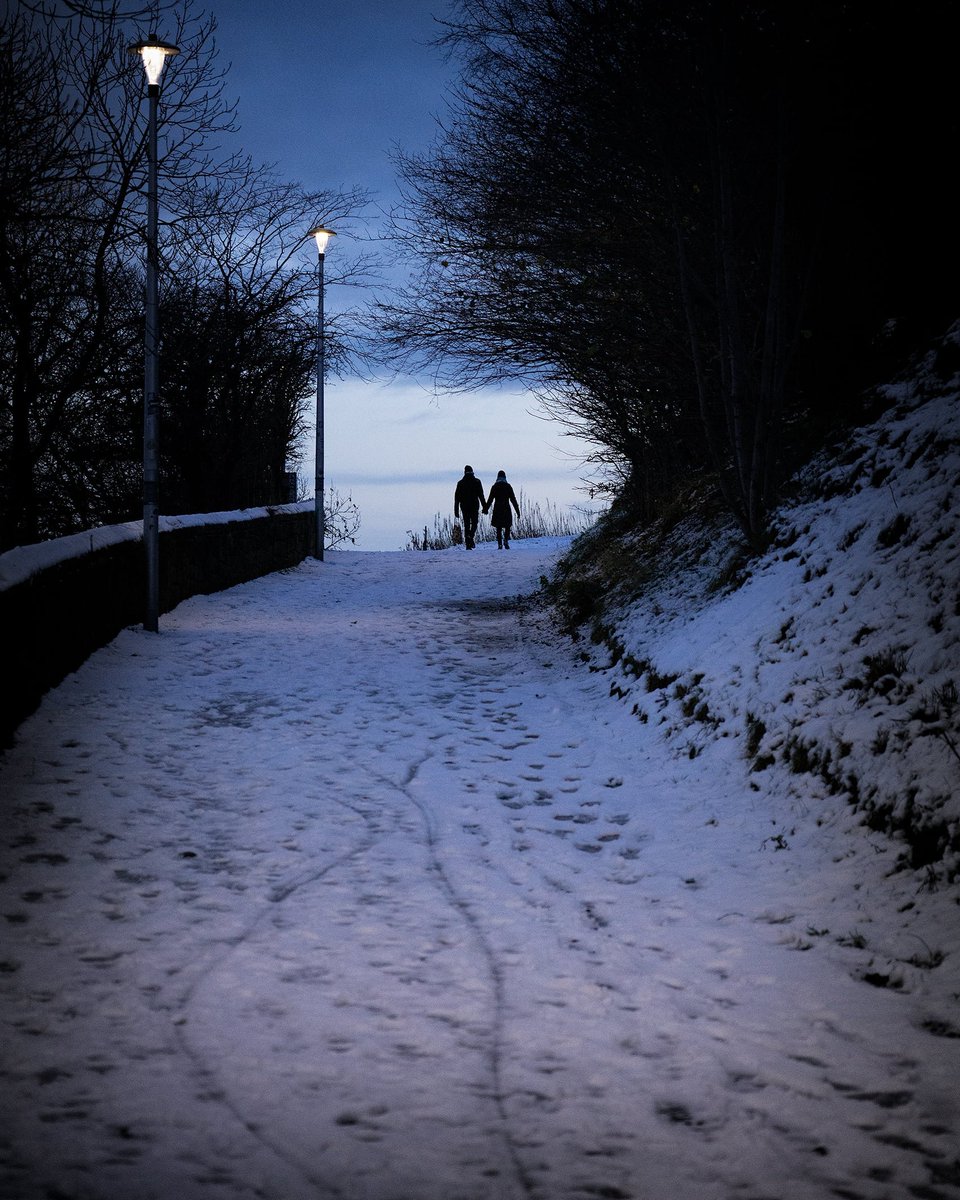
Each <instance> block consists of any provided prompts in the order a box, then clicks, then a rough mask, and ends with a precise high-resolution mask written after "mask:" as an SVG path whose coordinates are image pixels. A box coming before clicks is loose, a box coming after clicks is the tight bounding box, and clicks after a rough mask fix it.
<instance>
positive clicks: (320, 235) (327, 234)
mask: <svg viewBox="0 0 960 1200" xmlns="http://www.w3.org/2000/svg"><path fill="white" fill-rule="evenodd" d="M336 236H337V235H336V234H335V233H334V231H333V230H332V229H325V228H324V226H323V225H318V226H317V227H316V229H311V230H310V232H309V233H308V234H307V237H312V238H316V241H317V253H318V254H320V255H321V256H322V255H323V252H324V251H325V250H326V248H327V242H329V241H330V239H331V238H332V237H336Z"/></svg>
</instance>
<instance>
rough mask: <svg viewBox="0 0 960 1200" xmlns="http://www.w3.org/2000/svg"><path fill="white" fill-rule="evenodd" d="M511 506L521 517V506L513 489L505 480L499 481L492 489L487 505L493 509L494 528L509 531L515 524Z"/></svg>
mask: <svg viewBox="0 0 960 1200" xmlns="http://www.w3.org/2000/svg"><path fill="white" fill-rule="evenodd" d="M511 504H512V505H513V507H514V510H515V512H516V514H517V516H518V517H519V516H520V505H519V504H518V503H517V498H516V496H515V495H514V494H513V488H512V487H511V486H510V484H509V483H507V481H506V480H505V479H498V480H497V482H496V483H495V484H494V485H493V487H491V489H490V495H489V496H488V497H487V505H488V506H490V507H492V508H493V513H492V514H491V516H490V523H491V524H492V525H493V526H494V528H500V529H509V528H510V526H511V525H512V524H513V515H512V514H511V512H510V505H511Z"/></svg>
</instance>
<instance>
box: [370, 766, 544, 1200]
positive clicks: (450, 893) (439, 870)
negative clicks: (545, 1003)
mask: <svg viewBox="0 0 960 1200" xmlns="http://www.w3.org/2000/svg"><path fill="white" fill-rule="evenodd" d="M433 757H434V755H433V754H425V755H424V756H423V757H422V758H421V759H420V760H419V761H418V762H416V763H414V764H412V766H410V767H409V769H408V771H407V774H406V777H405V778H404V780H403V781H402V782H401V783H399V784H397V783H395V782H394V781H392V780H390V779H388V778H387V777H386V776H383V775H377V774H375V773H373V772H370V771H369V768H367V770H368V773H370V774H371V775H372V776H373V778H376V779H378V780H379V782H380V783H382V784H385V785H387V786H388V787H392V788H394V789H396V790H397V791H399V792H401V793H402V795H403V796H405V797H406V799H407V800H408V801H409V802H410V803H411V804H412V805H413V806H414V808H416V810H417V812H418V813H419V814H420V817H421V820H422V822H423V830H424V834H425V836H426V844H427V849H428V852H429V855H430V869H431V870H432V872H433V873H434V876H435V878H436V883H437V887H438V889H439V891H440V892H441V894H442V895H443V896H444V897H445V899H446V901H447V903H448V904H449V905H450V907H451V908H452V909H453V911H454V912H456V913H457V915H458V916H459V917H460V918H461V919H462V920H463V921H464V923H465V924H466V926H467V928H468V929H469V931H470V934H471V936H472V938H473V939H474V941H475V942H476V944H477V947H478V948H479V951H480V955H481V957H482V958H483V960H484V962H485V963H486V966H487V971H488V974H489V979H490V990H491V993H492V997H493V1005H492V1007H493V1017H492V1020H491V1022H490V1042H489V1047H488V1053H487V1061H488V1067H489V1071H490V1076H491V1081H492V1087H491V1094H492V1097H493V1102H494V1104H495V1106H496V1110H497V1118H498V1122H499V1126H500V1129H501V1132H502V1136H503V1140H504V1147H505V1149H506V1151H507V1155H508V1158H509V1161H510V1163H511V1165H512V1167H513V1171H514V1174H515V1177H516V1180H517V1183H518V1184H519V1185H520V1187H521V1188H522V1190H523V1193H524V1195H526V1196H533V1195H534V1186H533V1182H532V1180H531V1178H530V1176H529V1175H528V1173H527V1170H526V1168H525V1166H524V1164H523V1161H522V1159H521V1158H520V1154H519V1151H518V1149H517V1145H516V1140H515V1137H514V1136H513V1135H512V1133H511V1120H510V1115H509V1113H508V1112H507V1108H506V1101H505V1093H504V1086H503V1070H502V1066H503V1058H504V1047H503V1032H504V1011H505V1000H504V972H503V966H502V964H501V963H500V961H499V959H498V958H497V955H496V953H495V951H494V949H493V946H492V945H491V944H490V941H489V940H488V938H487V937H486V934H485V933H484V930H483V925H482V923H481V921H480V919H479V918H478V917H477V914H476V912H475V911H474V909H473V906H472V905H471V904H470V903H469V901H468V900H467V899H466V898H465V897H464V896H462V895H461V894H460V893H459V892H458V891H457V889H456V887H455V885H454V883H453V881H452V879H451V878H450V876H449V874H448V873H447V870H446V868H445V867H444V864H443V859H442V857H441V853H440V852H441V845H442V843H441V841H440V838H439V835H438V831H437V824H436V820H435V818H434V815H433V813H432V811H431V810H430V808H429V807H428V806H427V805H426V804H424V803H423V801H422V800H420V799H419V797H418V796H417V795H416V794H415V793H414V792H413V791H412V790H411V785H412V784H413V782H414V780H415V779H416V777H417V775H418V774H419V772H420V769H421V767H422V766H423V765H424V763H426V762H429V761H430V760H431V759H432V758H433Z"/></svg>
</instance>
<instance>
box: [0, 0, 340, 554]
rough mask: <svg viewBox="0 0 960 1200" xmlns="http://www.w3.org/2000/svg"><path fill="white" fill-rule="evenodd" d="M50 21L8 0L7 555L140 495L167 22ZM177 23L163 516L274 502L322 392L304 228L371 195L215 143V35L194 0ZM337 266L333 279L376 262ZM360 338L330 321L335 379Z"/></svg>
mask: <svg viewBox="0 0 960 1200" xmlns="http://www.w3.org/2000/svg"><path fill="white" fill-rule="evenodd" d="M49 9H50V11H49V12H48V11H46V6H44V5H33V4H31V5H26V4H19V5H18V4H16V3H14V4H11V5H7V6H6V10H5V11H6V15H5V16H4V17H3V19H2V24H0V130H2V133H0V137H2V142H0V549H4V548H7V547H9V546H13V545H18V544H25V543H29V542H33V541H37V540H39V539H41V538H46V537H52V536H57V535H60V534H63V533H68V532H71V531H73V530H76V529H82V528H88V527H90V526H92V525H96V524H101V523H108V522H114V521H121V520H130V519H135V518H136V517H137V516H138V515H139V512H140V503H141V500H140V496H141V479H142V453H143V450H142V447H143V356H144V351H143V338H144V326H143V320H144V318H143V312H144V303H143V288H144V283H143V261H144V229H145V223H146V205H145V199H144V189H145V186H146V132H147V119H146V118H147V110H146V101H145V79H144V73H143V68H142V66H141V64H140V61H139V58H137V57H135V56H131V55H130V54H129V53H128V52H127V47H128V46H129V45H130V44H131V43H133V42H135V41H137V40H138V39H139V38H140V37H142V36H143V35H144V34H146V33H148V32H154V30H153V29H152V28H149V29H148V28H146V27H144V28H139V27H138V26H137V24H136V22H135V21H130V20H128V19H124V18H123V17H122V16H121V15H118V14H117V13H116V12H115V13H114V14H113V15H110V14H109V12H108V9H109V6H96V11H95V12H91V11H89V10H87V9H86V8H85V7H84V6H66V7H65V6H63V5H60V6H57V5H50V6H49ZM71 10H72V11H71ZM55 11H56V12H58V13H59V14H61V15H59V16H57V15H54V12H55ZM105 12H106V13H107V15H104V13H105ZM63 14H66V15H63ZM161 15H162V23H163V26H164V28H160V29H158V30H156V32H157V33H158V34H159V35H160V36H161V38H163V39H164V40H168V41H171V42H174V43H175V44H176V45H178V46H179V48H180V54H179V55H178V56H177V57H176V58H174V59H172V60H171V62H170V64H169V65H168V66H167V68H166V70H165V72H164V76H163V81H162V97H161V102H160V109H159V114H160V139H159V152H160V167H159V180H160V222H161V230H160V257H161V300H160V328H161V354H160V361H161V367H160V370H161V417H160V430H161V438H160V448H161V481H162V482H161V511H163V512H166V513H181V512H197V511H209V510H211V509H221V510H223V509H230V508H235V507H241V506H250V505H256V504H265V503H271V502H276V501H278V500H280V499H283V498H285V497H284V493H283V484H284V468H285V462H286V461H287V460H288V459H291V458H292V456H293V453H294V446H295V442H296V439H297V436H298V434H299V432H300V429H301V423H302V420H303V412H304V404H305V401H306V399H307V397H308V396H309V395H310V394H311V393H312V391H313V387H314V382H315V376H314V369H315V339H316V316H315V313H316V286H317V285H316V253H315V251H313V252H312V253H311V249H312V246H313V243H312V241H311V242H309V244H308V245H305V233H306V231H307V230H309V229H310V228H311V227H312V226H313V225H316V224H318V223H321V222H323V223H330V222H332V223H334V224H339V223H341V222H342V221H343V220H344V219H349V218H350V217H351V215H352V214H353V213H355V212H356V211H357V209H358V208H359V206H360V205H361V204H362V203H363V197H362V196H360V195H359V194H357V193H354V194H343V193H333V192H316V193H308V192H305V191H304V190H303V189H301V188H300V187H298V186H294V185H291V184H287V183H284V182H282V181H280V180H278V179H277V178H276V177H275V176H274V175H272V174H271V173H270V172H269V171H268V170H266V169H262V168H256V167H255V166H254V165H253V164H251V162H250V161H249V160H247V159H245V158H243V157H242V156H239V155H232V154H230V153H229V152H225V151H223V150H222V149H219V148H218V145H219V143H220V142H222V141H224V140H225V135H227V134H229V133H230V132H232V130H233V112H232V109H231V106H230V105H229V104H228V103H227V102H226V101H225V99H224V85H225V77H224V73H223V72H222V71H221V69H220V68H219V66H218V64H217V53H216V47H215V43H214V28H215V27H214V23H213V21H212V20H210V19H206V18H202V17H197V16H195V15H194V14H193V11H192V9H191V7H190V4H189V2H188V0H177V3H170V4H165V5H162V6H161ZM331 265H332V268H333V269H332V272H328V278H329V280H330V282H334V283H335V282H338V281H340V280H343V279H345V278H356V275H357V272H358V271H360V270H361V264H358V263H353V264H347V265H344V256H342V255H338V256H337V261H336V263H333V264H331ZM348 340H349V339H348V337H347V335H346V333H345V331H344V329H343V327H342V326H339V327H338V324H337V322H332V328H331V330H330V331H329V342H328V361H330V363H331V364H332V366H333V367H334V369H335V368H336V365H337V362H338V360H339V359H340V358H341V357H342V356H343V355H344V354H345V353H347V343H348Z"/></svg>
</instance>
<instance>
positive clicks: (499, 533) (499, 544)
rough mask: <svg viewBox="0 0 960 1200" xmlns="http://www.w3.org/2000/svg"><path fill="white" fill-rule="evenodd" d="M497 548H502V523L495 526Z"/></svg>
mask: <svg viewBox="0 0 960 1200" xmlns="http://www.w3.org/2000/svg"><path fill="white" fill-rule="evenodd" d="M497 549H498V550H502V549H503V526H502V525H498V526H497Z"/></svg>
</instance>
